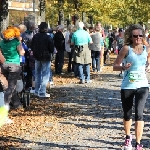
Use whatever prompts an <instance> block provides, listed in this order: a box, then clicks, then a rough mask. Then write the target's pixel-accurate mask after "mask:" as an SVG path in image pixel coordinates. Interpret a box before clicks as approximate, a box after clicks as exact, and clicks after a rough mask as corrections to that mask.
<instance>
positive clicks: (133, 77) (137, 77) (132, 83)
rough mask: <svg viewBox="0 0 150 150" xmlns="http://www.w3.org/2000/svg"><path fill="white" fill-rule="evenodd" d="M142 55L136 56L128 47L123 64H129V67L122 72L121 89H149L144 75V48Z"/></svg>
mask: <svg viewBox="0 0 150 150" xmlns="http://www.w3.org/2000/svg"><path fill="white" fill-rule="evenodd" d="M143 49H144V50H143V52H142V54H136V53H135V52H134V51H133V49H132V48H131V47H130V46H129V51H128V55H127V57H126V58H125V59H124V60H123V63H124V64H126V63H131V64H132V65H131V67H130V68H129V69H128V70H125V71H124V77H123V80H122V85H121V89H137V88H141V87H149V85H148V80H147V77H146V73H145V65H146V61H147V55H148V54H147V51H146V47H145V46H144V48H143Z"/></svg>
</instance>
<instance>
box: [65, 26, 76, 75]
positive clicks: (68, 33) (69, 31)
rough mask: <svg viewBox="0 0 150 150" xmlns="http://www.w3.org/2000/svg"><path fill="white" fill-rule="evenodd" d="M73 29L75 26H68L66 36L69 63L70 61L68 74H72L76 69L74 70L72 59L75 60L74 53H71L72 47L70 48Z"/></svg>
mask: <svg viewBox="0 0 150 150" xmlns="http://www.w3.org/2000/svg"><path fill="white" fill-rule="evenodd" d="M72 29H73V26H71V25H70V26H68V31H67V33H66V35H65V49H66V51H67V53H68V58H69V61H68V68H67V71H68V73H71V72H73V71H74V68H73V61H72V58H73V52H72V51H71V46H70V43H71V41H70V34H72Z"/></svg>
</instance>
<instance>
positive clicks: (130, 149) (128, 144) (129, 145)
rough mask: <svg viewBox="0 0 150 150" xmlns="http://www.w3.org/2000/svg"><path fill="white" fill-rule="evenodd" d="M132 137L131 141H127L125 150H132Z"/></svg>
mask: <svg viewBox="0 0 150 150" xmlns="http://www.w3.org/2000/svg"><path fill="white" fill-rule="evenodd" d="M131 142H132V135H130V139H125V146H124V150H132V144H131Z"/></svg>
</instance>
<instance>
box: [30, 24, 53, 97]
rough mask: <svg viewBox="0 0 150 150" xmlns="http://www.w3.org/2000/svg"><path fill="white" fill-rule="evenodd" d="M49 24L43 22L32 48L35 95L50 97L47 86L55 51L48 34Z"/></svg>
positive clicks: (33, 40) (34, 38) (34, 37)
mask: <svg viewBox="0 0 150 150" xmlns="http://www.w3.org/2000/svg"><path fill="white" fill-rule="evenodd" d="M47 31H48V25H47V23H46V22H41V24H40V26H39V33H37V34H35V35H34V36H33V39H32V43H31V49H32V50H33V56H34V58H35V93H34V94H35V95H36V96H39V97H50V94H48V93H46V86H47V83H48V81H49V76H50V61H51V58H52V53H53V51H54V44H53V40H52V39H51V38H50V36H49V35H47Z"/></svg>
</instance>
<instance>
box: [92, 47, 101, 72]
mask: <svg viewBox="0 0 150 150" xmlns="http://www.w3.org/2000/svg"><path fill="white" fill-rule="evenodd" d="M91 57H92V69H93V71H96V70H97V71H100V51H93V50H91Z"/></svg>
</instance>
